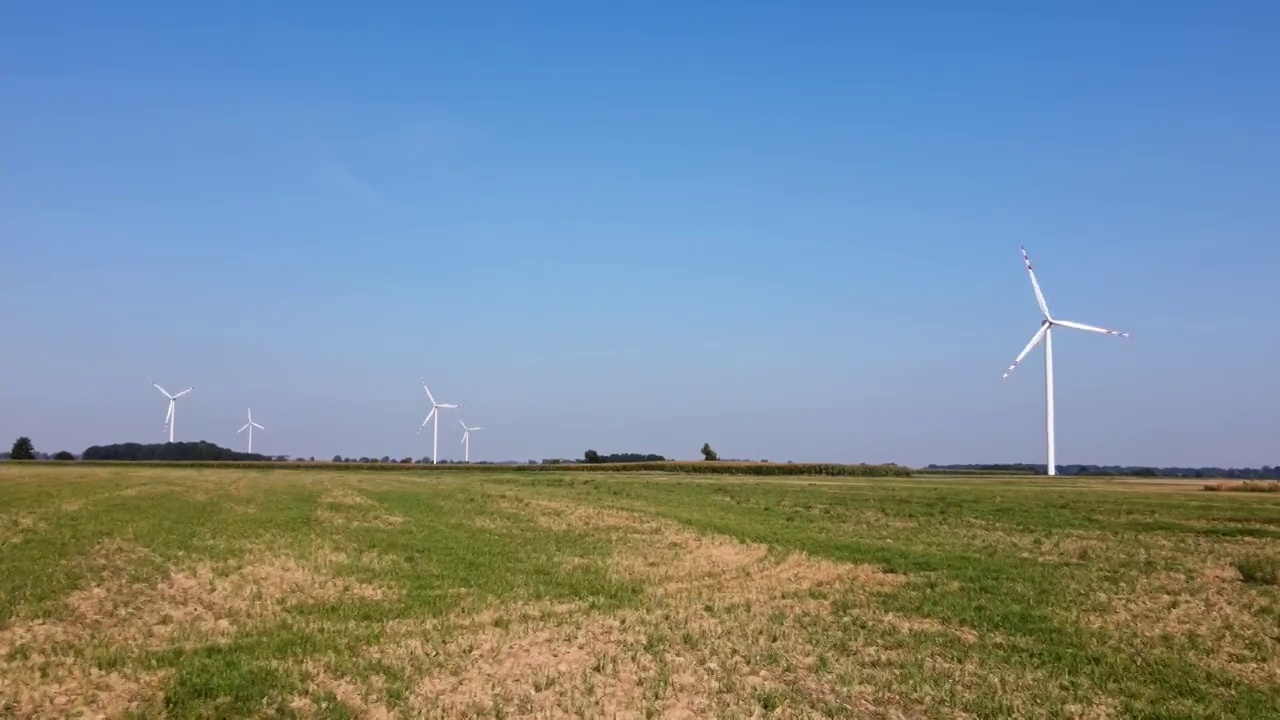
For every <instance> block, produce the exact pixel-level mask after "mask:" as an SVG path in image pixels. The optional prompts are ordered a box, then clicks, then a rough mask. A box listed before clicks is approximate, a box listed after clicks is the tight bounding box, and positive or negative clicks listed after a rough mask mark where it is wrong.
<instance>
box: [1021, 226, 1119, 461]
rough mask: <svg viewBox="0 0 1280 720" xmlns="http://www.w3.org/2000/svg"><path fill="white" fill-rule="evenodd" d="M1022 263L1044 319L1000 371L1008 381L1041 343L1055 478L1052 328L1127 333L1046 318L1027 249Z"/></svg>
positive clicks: (1047, 431)
mask: <svg viewBox="0 0 1280 720" xmlns="http://www.w3.org/2000/svg"><path fill="white" fill-rule="evenodd" d="M1022 260H1023V262H1024V263H1026V265H1027V274H1028V275H1030V276H1031V289H1032V290H1034V291H1035V293H1036V303H1037V304H1039V305H1040V312H1041V314H1042V315H1044V319H1043V320H1041V321H1040V329H1039V330H1037V331H1036V334H1035V335H1032V336H1031V342H1029V343H1027V346H1026V347H1025V348H1023V349H1022V352H1020V353H1018V358H1017V359H1016V360H1014V361H1013V364H1012V365H1010V366H1009V369H1008V370H1005V371H1004V377H1006V378H1007V377H1009V373H1011V372H1013V369H1014V368H1016V367H1018V363H1020V362H1022V358H1024V357H1026V356H1027V353H1029V352H1031V349H1032V348H1034V347H1035V346H1036V343H1039V342H1040V341H1041V340H1044V409H1045V412H1044V427H1045V436H1046V439H1047V442H1048V450H1049V461H1048V463H1047V465H1048V473H1049V474H1050V475H1057V474H1058V471H1057V465H1056V464H1055V459H1054V452H1055V451H1054V439H1053V328H1055V327H1064V328H1071V329H1073V330H1087V331H1089V332H1096V333H1102V334H1103V335H1115V336H1117V337H1123V338H1127V337H1129V333H1124V332H1119V331H1117V330H1107V329H1106V328H1100V327H1094V326H1092V325H1085V324H1083V323H1078V322H1071V321H1070V320H1057V319H1055V318H1054V317H1053V316H1052V315H1050V314H1049V306H1048V305H1047V304H1046V303H1045V301H1044V293H1042V292H1040V283H1038V282H1036V273H1035V271H1034V270H1032V269H1031V258H1030V257H1028V256H1027V249H1026V248H1025V247H1024V248H1022Z"/></svg>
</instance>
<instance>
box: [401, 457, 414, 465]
mask: <svg viewBox="0 0 1280 720" xmlns="http://www.w3.org/2000/svg"><path fill="white" fill-rule="evenodd" d="M411 463H413V458H411V457H407V458H401V459H400V464H401V465H409V464H411Z"/></svg>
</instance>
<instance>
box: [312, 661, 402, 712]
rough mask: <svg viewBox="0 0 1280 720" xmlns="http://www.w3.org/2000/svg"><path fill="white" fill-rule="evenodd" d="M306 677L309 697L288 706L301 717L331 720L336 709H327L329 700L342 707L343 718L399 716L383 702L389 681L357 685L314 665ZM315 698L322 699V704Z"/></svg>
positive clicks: (323, 666)
mask: <svg viewBox="0 0 1280 720" xmlns="http://www.w3.org/2000/svg"><path fill="white" fill-rule="evenodd" d="M305 673H306V676H307V678H308V679H307V691H308V693H309V695H308V696H299V697H296V698H294V699H293V701H292V702H290V703H289V707H290V708H291V709H292V710H293V711H294V712H295V713H297V714H298V715H300V716H302V717H306V718H320V717H331V716H332V715H333V714H334V713H333V710H336V708H333V709H330V708H328V707H325V705H327V698H329V697H332V698H333V700H334V701H335V702H337V704H339V705H341V706H342V710H343V711H345V712H344V714H346V715H349V716H351V717H354V718H359V719H360V720H389V718H392V717H395V716H396V715H395V714H394V713H392V712H391V709H390V708H388V707H387V705H386V703H385V702H383V700H382V699H381V698H385V697H386V694H387V689H386V681H385V680H384V679H383V678H382V677H381V676H374V677H372V678H369V679H368V680H364V681H360V682H357V681H354V680H352V679H351V678H348V677H345V676H343V675H341V674H339V673H336V672H334V671H333V670H332V669H330V668H329V667H327V666H325V665H324V664H322V663H319V662H315V661H311V662H308V663H307V665H306V667H305ZM315 698H320V702H317V701H316V699H315Z"/></svg>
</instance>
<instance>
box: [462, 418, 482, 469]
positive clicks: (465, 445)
mask: <svg viewBox="0 0 1280 720" xmlns="http://www.w3.org/2000/svg"><path fill="white" fill-rule="evenodd" d="M458 424H459V425H461V426H462V460H463V462H471V433H472V432H474V431H476V430H483V429H484V428H482V427H467V424H466V423H464V422H462V421H461V420H459V421H458Z"/></svg>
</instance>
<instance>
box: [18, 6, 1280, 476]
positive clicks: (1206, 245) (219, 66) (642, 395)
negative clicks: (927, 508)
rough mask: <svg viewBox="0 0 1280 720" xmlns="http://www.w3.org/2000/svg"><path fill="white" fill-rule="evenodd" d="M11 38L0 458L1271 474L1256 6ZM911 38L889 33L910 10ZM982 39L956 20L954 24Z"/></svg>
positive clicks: (382, 11)
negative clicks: (608, 456)
mask: <svg viewBox="0 0 1280 720" xmlns="http://www.w3.org/2000/svg"><path fill="white" fill-rule="evenodd" d="M333 5H337V4H327V3H314V2H307V3H301V2H271V3H263V2H253V3H246V2H220V3H202V4H191V3H173V2H165V3H160V2H132V3H102V2H95V3H90V2H61V3H57V2H32V1H30V0H10V1H9V2H6V3H4V5H3V7H2V8H0V303H3V308H4V316H5V322H4V326H5V331H4V333H3V340H0V439H2V440H3V442H5V443H6V447H7V443H9V442H10V441H11V439H12V438H13V437H17V436H18V435H19V434H26V435H30V436H31V437H32V438H33V440H34V441H35V444H36V447H37V449H38V450H43V451H49V452H52V451H56V450H59V449H64V448H65V449H70V450H73V451H75V452H79V451H81V450H83V449H84V448H85V447H87V446H88V445H91V444H105V443H110V442H122V441H142V442H152V441H154V442H159V441H161V440H162V439H163V438H164V435H163V418H164V414H165V399H164V398H163V397H162V396H161V395H160V394H159V393H158V392H156V391H155V390H154V389H153V388H151V387H150V385H149V384H148V379H149V378H152V379H154V380H156V381H157V382H159V383H160V384H161V385H164V386H165V387H166V388H168V389H169V390H170V391H173V392H176V391H177V390H180V389H182V388H184V387H186V386H188V385H195V387H196V389H195V391H194V392H193V393H191V395H189V396H188V397H186V398H183V399H182V400H181V401H180V402H179V405H178V422H177V436H178V439H180V440H194V439H206V440H210V441H213V442H217V443H218V444H221V445H226V446H232V447H242V445H243V442H244V437H243V435H241V436H237V435H235V430H236V428H238V427H239V426H240V425H242V424H243V422H244V420H243V417H244V413H245V408H246V407H249V406H251V407H252V408H253V410H254V418H255V420H257V421H258V422H259V423H261V424H262V425H264V426H266V428H267V429H266V431H264V432H259V433H257V434H256V435H255V438H254V440H255V449H256V450H260V451H262V452H267V453H273V454H274V453H279V454H293V455H301V456H308V455H315V456H320V457H326V458H327V457H331V456H332V455H334V454H335V453H341V454H344V455H357V456H358V455H375V456H381V455H393V456H404V455H413V456H414V457H421V456H423V455H427V454H429V453H430V438H429V436H427V435H419V434H417V431H418V426H419V424H420V423H421V421H422V419H423V417H424V416H425V414H426V412H427V410H428V407H429V406H428V403H427V399H426V396H425V394H424V393H423V391H422V389H421V386H420V384H419V378H424V377H425V378H426V379H427V380H428V382H429V383H430V384H431V386H432V390H433V391H434V392H435V393H436V396H437V398H438V399H440V400H441V401H448V402H459V403H464V404H465V405H466V407H464V408H462V409H460V410H454V411H449V412H447V413H446V415H445V421H444V424H443V425H442V426H441V449H442V453H441V454H442V456H443V457H453V456H457V457H460V456H461V446H460V445H459V444H458V441H459V438H460V435H461V428H460V427H459V426H458V420H459V419H465V420H466V421H467V422H468V423H470V424H478V425H483V426H484V427H485V430H484V431H483V432H480V433H477V434H476V436H475V437H474V438H473V443H472V453H473V459H498V460H501V459H521V460H523V459H527V458H543V457H556V456H564V457H580V456H581V454H582V452H583V451H584V450H586V449H588V448H593V449H596V450H598V451H600V452H602V453H608V452H658V453H662V454H665V455H668V456H674V457H683V458H695V457H697V456H698V455H697V453H698V448H700V447H701V445H702V443H703V442H710V443H711V444H712V446H713V447H715V448H716V449H717V450H718V451H719V452H720V454H721V456H722V457H734V458H754V459H760V458H767V459H771V460H786V459H793V460H833V461H853V462H857V461H867V462H879V461H895V462H899V463H906V464H913V465H918V464H924V463H930V462H938V463H945V462H985V461H1001V462H1006V461H1007V462H1043V461H1044V447H1043V432H1044V430H1043V423H1044V379H1043V370H1042V368H1043V363H1042V355H1041V354H1039V353H1037V354H1036V355H1033V356H1032V357H1031V358H1029V359H1028V360H1027V361H1025V362H1024V364H1023V365H1022V366H1021V367H1020V368H1019V370H1018V371H1017V372H1016V373H1015V374H1014V375H1013V376H1011V377H1010V378H1009V379H1008V380H1003V381H1002V380H1001V377H1000V376H1001V373H1002V372H1003V371H1004V369H1005V367H1006V366H1007V365H1008V364H1009V362H1010V361H1011V360H1012V359H1013V357H1014V355H1016V354H1017V352H1018V351H1019V350H1020V349H1021V348H1022V346H1023V345H1024V344H1025V343H1026V341H1027V340H1028V339H1029V338H1030V336H1031V334H1032V333H1033V332H1034V331H1035V330H1036V328H1037V325H1038V323H1039V315H1038V311H1037V309H1036V306H1035V302H1034V298H1033V296H1032V293H1031V288H1030V284H1029V283H1028V280H1027V277H1026V273H1025V272H1024V270H1023V268H1022V264H1021V258H1020V256H1019V254H1018V246H1019V245H1022V244H1025V245H1026V246H1027V248H1028V250H1029V251H1030V253H1031V257H1032V259H1033V261H1034V262H1035V264H1036V269H1037V272H1038V274H1039V277H1040V281H1041V284H1042V286H1043V287H1044V290H1045V294H1046V296H1047V298H1048V301H1049V305H1050V308H1051V309H1052V310H1053V312H1054V313H1055V314H1056V315H1059V316H1061V317H1063V318H1066V319H1070V320H1077V321H1080V322H1086V323H1092V324H1098V325H1105V326H1109V327H1116V328H1119V329H1123V330H1128V331H1131V332H1133V333H1134V337H1133V339H1131V340H1119V339H1115V338H1109V337H1103V336H1097V335H1086V334H1083V333H1077V332H1070V331H1064V332H1061V333H1058V335H1057V337H1056V338H1055V348H1054V349H1055V351H1056V352H1055V365H1056V368H1055V369H1056V371H1057V386H1058V414H1057V418H1058V460H1059V462H1060V463H1074V462H1086V463H1125V464H1129V463H1133V464H1159V465H1237V466H1241V465H1261V464H1276V463H1280V454H1278V452H1280V359H1278V358H1280V332H1277V331H1278V330H1280V320H1277V317H1276V311H1277V309H1280V282H1277V277H1278V275H1280V273H1278V272H1277V268H1278V267H1280V196H1277V192H1276V191H1277V188H1280V132H1278V131H1277V129H1278V128H1280V42H1277V37H1280V4H1277V3H1275V2H1254V3H1249V2H1226V3H1205V2H1196V3H1192V2H1165V3H1064V2H1059V3H990V4H987V3H951V2H937V3H914V4H904V3H851V2H828V3H727V2H725V3H720V2H701V3H688V2H647V3H631V4H628V5H627V6H625V7H624V6H622V5H621V4H618V3H597V2H573V3H565V2H559V3H557V2H553V3H525V2H487V3H479V2H470V3H452V4H448V5H446V4H443V3H415V2H382V3H343V4H341V5H342V7H333ZM908 5H914V7H908ZM962 5H963V6H965V7H963V8H962V7H961V6H962Z"/></svg>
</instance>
